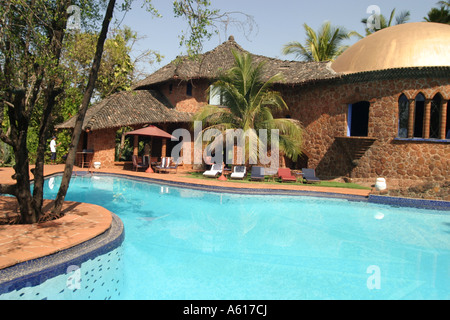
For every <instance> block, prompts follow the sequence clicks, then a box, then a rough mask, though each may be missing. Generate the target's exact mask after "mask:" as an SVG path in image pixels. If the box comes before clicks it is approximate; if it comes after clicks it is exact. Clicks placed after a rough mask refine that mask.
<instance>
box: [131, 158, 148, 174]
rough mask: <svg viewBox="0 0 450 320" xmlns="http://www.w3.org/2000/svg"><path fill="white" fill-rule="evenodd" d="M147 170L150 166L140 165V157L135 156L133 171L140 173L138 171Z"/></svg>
mask: <svg viewBox="0 0 450 320" xmlns="http://www.w3.org/2000/svg"><path fill="white" fill-rule="evenodd" d="M147 168H148V164H145V163H139V162H138V157H137V156H136V155H133V169H135V170H136V171H138V169H147Z"/></svg>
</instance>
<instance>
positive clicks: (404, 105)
mask: <svg viewBox="0 0 450 320" xmlns="http://www.w3.org/2000/svg"><path fill="white" fill-rule="evenodd" d="M408 119H409V100H408V98H406V96H405V95H404V94H402V95H401V96H400V98H399V99H398V133H397V135H398V137H399V138H407V137H408Z"/></svg>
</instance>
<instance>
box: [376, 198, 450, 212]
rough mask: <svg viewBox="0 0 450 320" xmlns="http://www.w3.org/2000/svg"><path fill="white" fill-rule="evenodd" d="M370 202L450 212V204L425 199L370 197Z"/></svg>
mask: <svg viewBox="0 0 450 320" xmlns="http://www.w3.org/2000/svg"><path fill="white" fill-rule="evenodd" d="M369 202H372V203H378V204H387V205H391V206H401V207H412V208H419V209H430V210H443V211H447V210H448V211H450V202H449V201H441V200H425V199H413V198H400V197H389V196H379V195H370V196H369Z"/></svg>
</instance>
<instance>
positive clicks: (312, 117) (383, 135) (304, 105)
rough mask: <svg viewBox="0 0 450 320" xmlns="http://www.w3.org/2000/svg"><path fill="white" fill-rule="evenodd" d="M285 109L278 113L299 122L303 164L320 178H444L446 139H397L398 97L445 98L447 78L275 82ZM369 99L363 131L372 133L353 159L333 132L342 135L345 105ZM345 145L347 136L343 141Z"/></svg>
mask: <svg viewBox="0 0 450 320" xmlns="http://www.w3.org/2000/svg"><path fill="white" fill-rule="evenodd" d="M278 90H279V91H281V92H282V95H283V97H284V99H285V101H286V102H287V104H288V106H289V107H290V110H289V111H288V112H286V113H285V114H284V116H290V117H292V118H295V119H298V120H300V121H301V122H302V123H303V125H304V127H305V144H304V150H305V154H306V155H307V156H308V158H309V162H308V166H309V167H311V168H316V171H317V174H318V175H319V176H321V177H324V178H333V177H338V176H348V177H353V178H376V177H386V178H402V177H408V178H409V179H413V180H414V179H418V180H432V181H444V180H448V179H450V143H445V142H433V141H432V140H427V141H425V140H424V141H412V140H408V141H398V140H395V138H396V137H397V130H398V124H397V123H398V99H399V97H400V95H401V94H402V93H404V94H405V95H406V96H407V97H408V98H409V99H414V97H415V96H416V95H417V94H418V93H419V92H421V93H423V94H424V95H425V97H426V99H432V98H433V97H434V96H435V94H436V93H438V92H439V93H440V94H441V95H442V97H443V98H444V99H446V100H448V99H449V98H450V81H449V80H448V79H447V80H445V79H443V80H429V79H417V80H415V79H414V80H413V79H403V80H383V81H373V82H364V83H357V84H354V83H351V84H322V85H316V86H307V87H301V88H296V87H292V88H278ZM359 101H368V102H370V108H369V124H368V137H371V138H374V139H376V140H375V141H374V142H373V144H372V145H371V146H370V147H369V148H368V149H367V150H365V152H364V154H363V155H362V156H361V157H360V158H359V159H357V161H354V159H351V158H350V157H349V155H348V152H347V150H346V148H345V147H344V146H343V145H342V143H339V141H338V140H337V139H336V137H345V136H347V113H348V105H349V104H352V103H356V102H359ZM346 143H347V144H348V145H351V143H352V141H351V138H350V139H348V141H347V142H346Z"/></svg>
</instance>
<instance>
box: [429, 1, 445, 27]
mask: <svg viewBox="0 0 450 320" xmlns="http://www.w3.org/2000/svg"><path fill="white" fill-rule="evenodd" d="M438 4H440V5H441V7H440V8H432V9H431V10H430V11H429V12H428V16H427V17H424V19H425V21H428V22H438V23H445V24H450V1H439V2H438Z"/></svg>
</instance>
